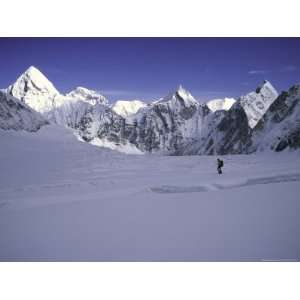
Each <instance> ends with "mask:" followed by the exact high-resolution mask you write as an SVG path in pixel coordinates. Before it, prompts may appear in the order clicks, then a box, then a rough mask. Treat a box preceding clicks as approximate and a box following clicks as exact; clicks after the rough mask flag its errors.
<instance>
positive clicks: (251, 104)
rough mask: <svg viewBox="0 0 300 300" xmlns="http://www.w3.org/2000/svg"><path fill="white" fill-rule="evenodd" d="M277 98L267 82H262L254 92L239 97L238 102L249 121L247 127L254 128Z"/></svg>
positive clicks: (276, 94) (276, 93)
mask: <svg viewBox="0 0 300 300" xmlns="http://www.w3.org/2000/svg"><path fill="white" fill-rule="evenodd" d="M277 97H278V92H277V91H276V90H275V88H274V87H273V86H272V84H271V83H270V82H269V81H266V80H265V81H264V82H263V83H262V84H261V85H260V86H259V87H257V89H256V91H255V92H251V93H249V94H247V95H246V96H241V97H240V99H239V101H240V103H241V105H242V107H243V108H244V110H245V112H246V115H247V117H248V120H249V126H250V127H251V128H254V127H255V126H256V124H257V123H258V122H259V120H260V119H261V118H262V116H263V115H264V113H265V112H266V111H267V109H268V108H269V106H270V105H271V104H272V103H273V101H274V100H275V99H276V98H277Z"/></svg>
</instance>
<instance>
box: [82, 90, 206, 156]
mask: <svg viewBox="0 0 300 300" xmlns="http://www.w3.org/2000/svg"><path fill="white" fill-rule="evenodd" d="M208 111H209V110H208V108H207V107H206V106H205V107H204V106H201V105H200V104H199V103H198V101H197V100H195V99H194V97H193V96H192V95H191V94H190V93H189V92H188V91H187V90H185V89H184V88H183V87H179V88H178V89H177V90H176V91H174V92H172V93H170V94H169V95H168V96H166V97H164V98H162V99H160V100H159V101H155V102H153V103H151V104H149V105H148V106H143V107H141V108H140V109H139V110H138V111H137V113H136V114H133V115H129V116H127V117H125V118H124V117H122V116H121V115H120V114H117V113H116V112H115V111H114V110H112V109H110V108H109V107H105V108H103V109H102V110H100V111H98V110H97V109H96V107H95V108H94V109H93V110H92V111H90V112H89V113H87V114H86V115H85V116H84V117H83V119H82V122H81V124H80V126H79V134H80V136H81V137H82V138H83V139H84V140H86V141H89V142H91V141H92V140H93V139H97V138H99V139H100V140H105V141H106V143H107V142H114V143H116V144H123V145H127V146H128V144H129V145H134V146H135V147H136V148H138V149H139V150H141V151H143V152H153V151H164V152H174V151H177V149H178V148H180V147H181V146H180V145H181V144H183V143H185V141H187V140H189V139H191V138H193V137H195V136H197V133H198V131H199V130H200V128H201V126H202V122H201V121H202V115H204V114H206V113H208Z"/></svg>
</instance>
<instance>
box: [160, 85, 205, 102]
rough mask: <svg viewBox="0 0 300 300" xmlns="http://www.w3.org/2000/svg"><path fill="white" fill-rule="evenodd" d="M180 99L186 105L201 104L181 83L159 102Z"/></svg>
mask: <svg viewBox="0 0 300 300" xmlns="http://www.w3.org/2000/svg"><path fill="white" fill-rule="evenodd" d="M178 100H181V101H183V102H184V105H185V106H190V105H197V104H199V102H198V101H197V100H196V99H195V98H194V97H193V96H192V94H191V93H190V92H189V91H188V90H186V89H185V88H184V87H183V86H182V85H179V86H178V88H177V89H176V90H175V91H174V90H173V91H172V92H170V93H169V94H168V95H167V96H165V97H164V98H162V99H160V100H159V101H158V102H159V103H163V102H177V101H178Z"/></svg>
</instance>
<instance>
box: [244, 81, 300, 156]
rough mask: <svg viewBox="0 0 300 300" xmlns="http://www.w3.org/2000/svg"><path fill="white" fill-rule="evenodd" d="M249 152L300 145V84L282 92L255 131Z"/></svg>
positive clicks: (280, 149) (277, 149)
mask: <svg viewBox="0 0 300 300" xmlns="http://www.w3.org/2000/svg"><path fill="white" fill-rule="evenodd" d="M252 139H253V145H252V147H250V149H249V152H254V151H257V150H258V151H263V150H274V151H282V150H284V149H286V148H291V149H295V148H299V147H300V85H295V86H293V87H291V88H290V89H289V90H288V92H282V93H281V94H280V96H279V97H278V98H277V99H276V100H275V101H274V102H273V103H272V105H271V106H270V107H269V109H268V111H267V112H266V113H265V115H264V116H263V118H262V119H261V120H260V122H259V123H258V124H257V126H256V127H255V129H254V132H253V138H252Z"/></svg>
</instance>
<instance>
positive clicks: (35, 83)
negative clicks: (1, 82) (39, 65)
mask: <svg viewBox="0 0 300 300" xmlns="http://www.w3.org/2000/svg"><path fill="white" fill-rule="evenodd" d="M7 92H8V93H9V94H10V95H12V96H14V97H16V98H18V99H20V100H21V101H23V102H24V103H26V104H27V105H28V106H30V107H31V108H33V109H34V110H36V111H38V112H40V113H46V112H49V111H50V110H51V109H52V108H53V102H54V99H55V98H56V97H59V96H60V93H59V92H58V90H57V89H56V88H55V87H54V85H53V84H52V83H51V82H50V81H49V80H48V79H47V78H46V77H45V76H44V75H43V74H42V73H41V72H40V71H39V70H38V69H36V68H35V67H33V66H31V67H30V68H28V69H27V70H26V71H25V72H24V73H23V74H22V75H21V76H20V77H19V78H18V79H17V81H16V82H15V83H14V84H12V85H10V86H9V87H8V89H7Z"/></svg>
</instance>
